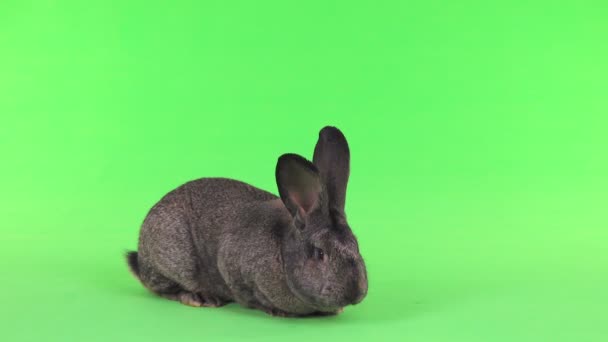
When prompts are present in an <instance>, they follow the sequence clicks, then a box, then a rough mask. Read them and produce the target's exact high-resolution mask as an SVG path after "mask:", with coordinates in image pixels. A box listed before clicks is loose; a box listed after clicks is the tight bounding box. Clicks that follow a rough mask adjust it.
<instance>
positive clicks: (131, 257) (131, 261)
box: [126, 252, 139, 279]
mask: <svg viewBox="0 0 608 342" xmlns="http://www.w3.org/2000/svg"><path fill="white" fill-rule="evenodd" d="M126 257H127V264H128V265H129V270H130V271H131V273H133V275H134V276H135V277H137V279H139V264H138V263H137V252H127V255H126Z"/></svg>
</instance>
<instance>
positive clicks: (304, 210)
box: [276, 154, 322, 217]
mask: <svg viewBox="0 0 608 342" xmlns="http://www.w3.org/2000/svg"><path fill="white" fill-rule="evenodd" d="M276 179H277V186H278V188H279V194H280V195H281V200H282V201H283V203H284V204H285V206H286V207H287V209H288V210H289V212H290V213H291V215H292V216H293V217H296V215H298V216H302V215H307V214H309V213H310V212H311V211H312V210H313V209H314V208H316V207H317V206H318V204H319V196H320V194H321V189H322V187H321V179H320V177H319V172H318V171H317V168H316V167H315V166H314V165H313V164H312V163H311V162H309V161H308V160H306V159H305V158H304V157H302V156H299V155H297V154H284V155H282V156H281V157H279V160H278V162H277V169H276Z"/></svg>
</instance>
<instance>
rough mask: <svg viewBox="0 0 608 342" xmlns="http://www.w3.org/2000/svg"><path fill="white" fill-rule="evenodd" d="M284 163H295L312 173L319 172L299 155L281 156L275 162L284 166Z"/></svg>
mask: <svg viewBox="0 0 608 342" xmlns="http://www.w3.org/2000/svg"><path fill="white" fill-rule="evenodd" d="M286 163H296V164H299V165H301V166H303V167H305V168H306V169H308V170H310V171H312V172H314V173H318V172H319V171H318V170H317V167H316V166H315V165H314V164H313V163H311V162H310V161H308V160H307V159H306V158H304V157H302V156H301V155H299V154H295V153H285V154H283V155H281V156H280V157H279V160H278V161H277V165H285V164H286Z"/></svg>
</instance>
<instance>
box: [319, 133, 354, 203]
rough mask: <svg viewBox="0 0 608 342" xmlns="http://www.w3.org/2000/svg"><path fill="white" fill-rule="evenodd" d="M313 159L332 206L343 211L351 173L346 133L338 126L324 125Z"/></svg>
mask: <svg viewBox="0 0 608 342" xmlns="http://www.w3.org/2000/svg"><path fill="white" fill-rule="evenodd" d="M312 160H313V163H314V164H315V166H316V167H317V169H318V170H319V173H320V174H321V178H322V179H323V181H324V182H325V186H326V187H327V193H328V195H329V206H330V208H332V209H335V210H338V211H339V212H342V213H343V212H344V204H345V201H346V185H347V184H348V176H349V174H350V150H349V148H348V142H346V138H345V137H344V134H342V132H341V131H340V130H339V129H337V128H336V127H331V126H327V127H324V128H323V129H322V130H321V131H320V132H319V140H318V141H317V145H316V146H315V154H314V156H313V159H312Z"/></svg>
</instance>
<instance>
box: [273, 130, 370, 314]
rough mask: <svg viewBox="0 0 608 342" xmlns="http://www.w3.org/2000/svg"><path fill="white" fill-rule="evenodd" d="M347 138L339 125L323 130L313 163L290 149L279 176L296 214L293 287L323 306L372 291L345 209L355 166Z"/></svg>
mask: <svg viewBox="0 0 608 342" xmlns="http://www.w3.org/2000/svg"><path fill="white" fill-rule="evenodd" d="M349 164H350V152H349V148H348V144H347V142H346V138H345V137H344V135H343V134H342V132H340V130H338V129H337V128H335V127H325V128H323V129H322V130H321V132H320V133H319V140H318V142H317V145H316V147H315V152H314V157H313V163H311V162H310V161H308V160H306V159H305V158H303V157H301V156H299V155H296V154H285V155H283V156H281V157H280V158H279V160H278V163H277V169H276V179H277V185H278V188H279V194H280V196H281V200H282V201H283V204H284V205H285V207H286V208H287V209H288V211H289V213H290V214H291V217H292V220H291V223H290V224H289V227H288V229H287V231H286V232H284V237H283V244H282V258H283V264H284V268H285V270H284V271H285V274H286V278H287V283H288V285H289V287H290V290H291V291H292V292H293V293H294V294H295V295H296V296H297V297H298V298H300V299H301V300H302V301H304V302H306V303H307V304H309V305H311V306H312V307H314V308H315V309H317V310H319V311H323V312H333V311H337V310H339V309H340V308H342V307H344V306H346V305H349V304H357V303H359V302H360V301H361V300H363V298H364V297H365V295H366V294H367V273H366V269H365V263H364V262H363V258H362V257H361V254H360V253H359V247H358V244H357V240H356V238H355V236H354V235H353V233H352V231H351V229H350V227H349V225H348V223H347V221H346V215H345V213H344V204H345V196H346V186H347V182H348V176H349V172H350V170H349V169H350V166H349Z"/></svg>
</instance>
